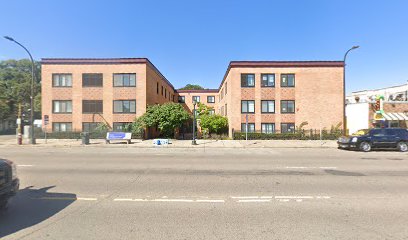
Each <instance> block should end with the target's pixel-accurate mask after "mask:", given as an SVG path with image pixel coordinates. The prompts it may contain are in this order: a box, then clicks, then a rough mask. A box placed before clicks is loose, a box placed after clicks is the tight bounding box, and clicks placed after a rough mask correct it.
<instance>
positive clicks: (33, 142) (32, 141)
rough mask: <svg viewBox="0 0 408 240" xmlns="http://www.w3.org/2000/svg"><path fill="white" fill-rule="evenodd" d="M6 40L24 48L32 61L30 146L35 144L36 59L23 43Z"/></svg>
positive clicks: (9, 38)
mask: <svg viewBox="0 0 408 240" xmlns="http://www.w3.org/2000/svg"><path fill="white" fill-rule="evenodd" d="M4 38H5V39H7V40H9V41H11V42H14V43H16V44H17V45H19V46H20V47H22V48H23V49H24V50H25V51H26V52H27V53H28V56H30V60H31V94H30V108H31V109H30V113H31V114H30V124H31V126H30V135H31V138H30V144H35V137H34V59H33V56H31V53H30V51H28V49H27V48H26V47H24V46H23V45H22V44H21V43H19V42H17V41H16V40H14V39H13V38H12V37H9V36H4Z"/></svg>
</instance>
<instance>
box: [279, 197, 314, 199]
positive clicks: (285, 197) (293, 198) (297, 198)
mask: <svg viewBox="0 0 408 240" xmlns="http://www.w3.org/2000/svg"><path fill="white" fill-rule="evenodd" d="M275 199H313V196H275Z"/></svg>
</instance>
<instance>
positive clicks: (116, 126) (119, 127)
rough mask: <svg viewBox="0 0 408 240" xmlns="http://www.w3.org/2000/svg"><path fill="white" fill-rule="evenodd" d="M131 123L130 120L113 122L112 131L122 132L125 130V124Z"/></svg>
mask: <svg viewBox="0 0 408 240" xmlns="http://www.w3.org/2000/svg"><path fill="white" fill-rule="evenodd" d="M128 124H131V123H130V122H114V123H113V131H114V132H124V131H126V125H128Z"/></svg>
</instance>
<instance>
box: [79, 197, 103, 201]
mask: <svg viewBox="0 0 408 240" xmlns="http://www.w3.org/2000/svg"><path fill="white" fill-rule="evenodd" d="M77 200H82V201H97V200H98V199H97V198H83V197H77Z"/></svg>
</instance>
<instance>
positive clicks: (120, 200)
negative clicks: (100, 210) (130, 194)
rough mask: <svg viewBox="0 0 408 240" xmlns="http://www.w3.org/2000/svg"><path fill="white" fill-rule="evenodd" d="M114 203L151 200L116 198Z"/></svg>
mask: <svg viewBox="0 0 408 240" xmlns="http://www.w3.org/2000/svg"><path fill="white" fill-rule="evenodd" d="M113 201H115V202H148V201H149V200H147V199H141V198H136V199H132V198H115V199H113Z"/></svg>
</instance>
